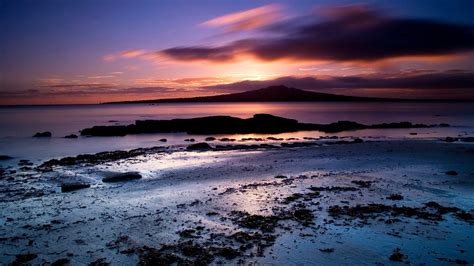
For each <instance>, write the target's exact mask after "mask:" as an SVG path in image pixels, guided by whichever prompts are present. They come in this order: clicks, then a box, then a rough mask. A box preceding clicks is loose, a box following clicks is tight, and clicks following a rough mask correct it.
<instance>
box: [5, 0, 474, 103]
mask: <svg viewBox="0 0 474 266" xmlns="http://www.w3.org/2000/svg"><path fill="white" fill-rule="evenodd" d="M0 32H1V35H0V36H1V41H0V105H12V104H84V103H101V102H108V101H121V100H141V99H158V98H174V97H191V96H201V95H216V94H222V93H232V92H239V91H246V90H250V89H258V88H262V87H265V86H270V85H280V84H282V85H287V86H290V87H295V88H300V89H306V90H312V91H319V92H326V93H335V94H344V95H356V96H376V97H391V98H429V99H474V73H473V72H474V63H473V62H474V1H472V0H466V1H463V0H455V1H453V0H420V1H415V0H405V1H402V0H400V1H375V0H372V1H370V0H369V1H364V2H355V1H329V0H321V1H306V0H299V1H258V0H252V1H250V0H248V1H217V0H216V1H209V0H208V1H201V0H195V1H181V0H170V1H166V0H155V1H151V0H150V1H147V0H140V1H132V0H128V1H125V0H98V1H95V0H94V1H92V0H83V1H72V0H71V1H63V0H44V1H36V0H30V1H26V0H0Z"/></svg>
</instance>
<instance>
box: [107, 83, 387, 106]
mask: <svg viewBox="0 0 474 266" xmlns="http://www.w3.org/2000/svg"><path fill="white" fill-rule="evenodd" d="M384 100H394V99H383V98H369V97H355V96H344V95H336V94H329V93H320V92H312V91H305V90H300V89H295V88H288V87H286V86H283V85H280V86H270V87H267V88H263V89H258V90H251V91H245V92H238V93H230V94H222V95H216V96H201V97H192V98H172V99H156V100H142V101H124V102H110V103H108V104H117V103H188V102H336V101H351V102H355V101H384Z"/></svg>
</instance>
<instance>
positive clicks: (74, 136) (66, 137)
mask: <svg viewBox="0 0 474 266" xmlns="http://www.w3.org/2000/svg"><path fill="white" fill-rule="evenodd" d="M64 138H65V139H77V138H78V136H77V135H76V134H71V135H67V136H64Z"/></svg>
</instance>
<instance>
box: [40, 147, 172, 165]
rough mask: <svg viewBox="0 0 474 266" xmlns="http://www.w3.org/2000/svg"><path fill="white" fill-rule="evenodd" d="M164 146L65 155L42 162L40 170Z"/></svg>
mask: <svg viewBox="0 0 474 266" xmlns="http://www.w3.org/2000/svg"><path fill="white" fill-rule="evenodd" d="M164 150H165V148H163V147H151V148H139V149H134V150H130V151H104V152H99V153H96V154H80V155H78V156H75V157H64V158H62V159H52V160H49V161H46V162H44V163H42V164H41V165H40V166H39V167H38V168H39V170H44V169H49V168H51V167H52V166H67V165H77V164H98V163H105V162H112V161H117V160H121V159H127V158H131V157H136V156H140V155H145V154H150V153H157V152H162V151H164Z"/></svg>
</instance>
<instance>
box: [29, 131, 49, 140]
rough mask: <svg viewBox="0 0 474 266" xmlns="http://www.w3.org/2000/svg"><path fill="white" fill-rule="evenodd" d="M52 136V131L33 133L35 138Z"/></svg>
mask: <svg viewBox="0 0 474 266" xmlns="http://www.w3.org/2000/svg"><path fill="white" fill-rule="evenodd" d="M51 136H52V134H51V132H49V131H45V132H37V133H36V134H34V135H33V138H50V137H51Z"/></svg>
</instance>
